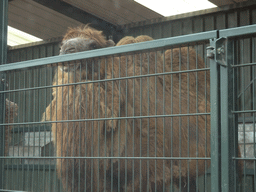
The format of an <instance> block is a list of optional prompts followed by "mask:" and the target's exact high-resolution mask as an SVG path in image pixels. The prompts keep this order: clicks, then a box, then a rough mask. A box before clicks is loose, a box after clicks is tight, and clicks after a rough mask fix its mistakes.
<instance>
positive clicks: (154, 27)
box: [125, 5, 256, 39]
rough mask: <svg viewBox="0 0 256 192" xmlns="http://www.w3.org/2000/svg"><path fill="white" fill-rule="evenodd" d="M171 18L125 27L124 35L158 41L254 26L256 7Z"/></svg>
mask: <svg viewBox="0 0 256 192" xmlns="http://www.w3.org/2000/svg"><path fill="white" fill-rule="evenodd" d="M172 18H175V17H170V18H168V19H165V20H168V21H157V22H154V21H149V22H146V23H147V24H146V25H145V24H143V23H135V24H130V25H127V26H125V27H126V30H125V35H131V36H138V35H141V34H144V35H149V36H151V37H153V38H154V39H159V38H165V37H173V36H179V35H186V34H191V33H197V32H203V31H210V30H215V29H226V28H232V27H239V26H244V25H250V24H255V23H256V6H255V5H252V6H249V7H241V8H236V9H230V10H226V11H221V12H213V13H209V14H204V15H197V16H192V17H188V18H181V19H172ZM150 23H152V24H150Z"/></svg>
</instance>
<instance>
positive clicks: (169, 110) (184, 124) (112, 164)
mask: <svg viewBox="0 0 256 192" xmlns="http://www.w3.org/2000/svg"><path fill="white" fill-rule="evenodd" d="M87 30H88V31H90V34H91V35H92V38H94V37H95V36H97V38H99V39H100V40H99V42H102V41H107V40H106V39H105V37H104V36H103V34H102V33H101V32H98V31H97V30H94V29H92V28H90V27H89V26H86V27H84V28H77V29H70V31H69V32H68V33H67V34H66V35H65V36H64V41H63V43H64V44H63V46H65V45H67V43H71V41H72V40H70V41H69V39H70V38H76V37H79V38H82V39H83V38H85V39H86V38H90V35H89V36H87V35H86V36H83V35H84V34H87V32H86V31H87ZM94 33H95V34H97V35H93V34H94ZM97 38H96V39H94V40H95V41H97V42H98V40H97ZM148 40H152V38H151V37H148V36H139V37H137V38H134V37H125V38H124V39H122V40H120V42H119V43H118V44H117V46H119V45H125V44H130V43H138V42H142V41H148ZM86 42H89V41H86ZM101 45H108V43H102V44H101ZM101 45H100V44H98V47H99V48H102V47H104V46H101ZM62 48H63V47H62ZM61 51H62V52H65V53H64V54H66V53H68V49H64V48H63V49H62V50H61ZM77 51H81V50H77ZM183 52H185V53H184V55H185V56H184V57H186V58H187V56H186V54H187V51H186V49H185V51H183ZM183 52H182V55H183ZM168 55H170V54H169V53H168V51H167V53H165V55H163V54H162V53H161V52H151V53H142V54H135V55H134V54H132V55H128V56H121V57H110V58H105V59H97V60H90V61H88V62H86V61H85V62H83V61H80V62H78V67H75V68H73V69H76V71H72V70H68V65H66V66H65V67H66V68H65V70H63V67H62V66H59V67H58V70H57V72H56V81H54V82H53V84H54V85H63V84H67V83H77V82H83V84H75V85H69V86H58V87H57V88H56V87H55V88H53V100H52V102H51V104H50V105H49V106H48V107H47V109H46V113H45V117H46V120H52V121H62V120H64V121H66V122H58V123H53V124H52V133H53V137H54V142H55V146H56V155H57V157H73V156H74V157H87V159H85V158H81V159H79V158H75V159H72V158H70V159H67V158H63V159H62V158H59V159H57V171H58V175H59V178H60V179H61V180H62V184H63V186H64V188H65V189H66V190H67V191H84V190H85V189H86V190H87V191H119V190H120V191H124V190H125V189H126V190H127V191H133V190H134V191H147V190H148V191H155V190H156V191H163V190H164V189H165V190H166V191H169V190H170V184H171V183H173V184H174V185H176V186H182V187H183V186H188V185H189V186H190V187H191V188H190V191H193V190H195V180H196V177H197V175H202V174H204V173H205V171H206V170H205V169H206V168H207V167H208V165H209V162H206V161H205V160H189V161H188V160H177V159H174V160H163V159H161V158H163V157H164V158H166V157H174V158H180V157H209V156H210V120H209V117H208V116H207V115H198V116H194V115H191V116H187V115H185V114H188V113H199V112H206V111H207V108H208V107H207V105H208V99H205V98H204V95H203V93H202V94H201V93H200V98H199V100H198V99H197V98H198V97H197V96H196V91H197V90H196V89H194V86H195V83H192V82H191V83H190V85H189V87H190V88H189V89H188V88H187V87H188V85H187V82H188V80H184V79H181V76H182V75H179V74H173V75H171V74H170V75H160V76H148V75H149V74H155V73H161V72H164V71H172V70H174V69H175V68H177V67H178V66H179V62H177V61H175V62H173V61H171V58H168ZM195 57H197V56H195ZM168 59H169V60H168ZM164 60H165V62H163V61H164ZM191 62H194V60H191ZM81 63H83V65H80V64H81ZM170 63H172V66H173V68H170ZM185 63H186V60H184V65H185ZM94 64H95V65H97V66H98V67H97V68H96V70H95V69H94V68H92V67H91V66H88V65H94ZM74 65H75V64H74V63H73V64H72V66H74ZM88 69H89V70H88ZM139 75H142V77H141V78H129V77H133V76H139ZM144 75H145V76H144ZM191 76H192V75H191ZM120 77H123V78H125V79H123V80H110V79H113V78H120ZM190 78H191V79H190V80H189V81H192V79H193V78H194V77H193V78H192V77H190ZM200 78H201V77H200ZM203 78H204V81H205V82H208V79H207V77H205V76H203ZM103 79H106V80H108V81H105V82H104V81H96V82H94V83H92V82H91V81H94V80H103ZM205 79H206V80H205ZM199 81H201V79H200V80H199ZM183 83H185V84H186V85H183ZM207 86H208V85H207ZM203 87H205V86H204V85H203ZM202 92H205V91H202ZM176 114H184V116H181V117H179V116H177V115H176ZM149 116H156V117H154V118H153V117H152V118H147V117H149ZM68 120H74V121H71V122H68ZM92 157H102V159H99V158H96V159H93V158H92ZM104 157H105V158H104ZM106 157H109V158H106ZM113 157H117V158H113ZM118 157H128V158H131V157H149V160H140V159H136V158H135V160H133V159H126V160H125V159H123V158H121V159H118ZM154 157H158V158H160V159H157V160H155V159H154ZM91 158H92V159H91ZM150 158H151V159H150Z"/></svg>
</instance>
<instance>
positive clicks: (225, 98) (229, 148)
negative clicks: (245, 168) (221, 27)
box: [216, 39, 237, 192]
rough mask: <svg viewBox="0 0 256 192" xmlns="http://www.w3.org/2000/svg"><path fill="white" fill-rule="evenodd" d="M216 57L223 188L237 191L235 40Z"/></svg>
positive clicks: (227, 42) (218, 49)
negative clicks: (218, 73) (218, 70)
mask: <svg viewBox="0 0 256 192" xmlns="http://www.w3.org/2000/svg"><path fill="white" fill-rule="evenodd" d="M216 57H219V58H218V59H217V60H218V62H219V64H220V91H221V95H220V105H221V171H222V173H221V189H222V191H223V192H230V191H232V192H233V191H236V189H235V186H236V185H235V183H234V181H235V173H236V171H235V170H236V169H235V163H234V160H233V157H236V155H237V154H236V152H235V151H236V148H237V146H236V145H234V143H235V140H236V135H237V134H236V131H237V130H236V129H235V122H236V120H235V118H234V115H233V113H232V110H233V93H234V84H233V79H234V74H233V69H232V64H233V62H234V61H233V60H234V59H233V42H232V41H228V40H227V39H226V40H225V41H223V42H222V44H220V45H219V46H218V47H217V54H216Z"/></svg>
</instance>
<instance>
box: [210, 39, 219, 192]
mask: <svg viewBox="0 0 256 192" xmlns="http://www.w3.org/2000/svg"><path fill="white" fill-rule="evenodd" d="M215 41H216V39H214V40H210V46H212V47H215ZM219 70H220V67H219V65H217V64H216V62H215V60H214V59H211V60H210V76H211V79H210V81H211V90H210V91H211V191H216V192H220V191H221V188H220V186H221V180H220V179H221V164H220V163H221V160H220V151H221V148H220V97H219V92H220V90H219V85H220V83H219V75H220V74H219Z"/></svg>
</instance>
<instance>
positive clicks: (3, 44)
mask: <svg viewBox="0 0 256 192" xmlns="http://www.w3.org/2000/svg"><path fill="white" fill-rule="evenodd" d="M7 23H8V0H1V1H0V27H1V29H0V65H3V64H5V63H7V25H8V24H7ZM0 78H1V79H0V91H2V90H4V86H5V85H4V83H3V81H2V79H5V74H4V73H0ZM4 101H5V96H4V94H0V124H2V123H4V120H5V118H4V117H5V102H4ZM4 143H5V142H4V126H2V125H0V156H4ZM0 189H4V160H3V159H0Z"/></svg>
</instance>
